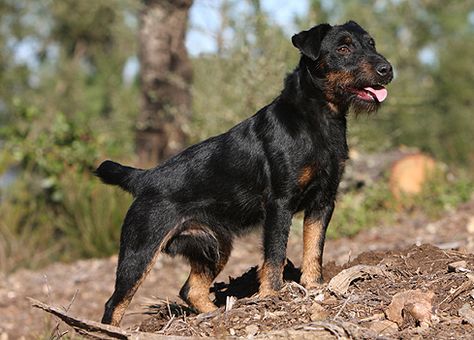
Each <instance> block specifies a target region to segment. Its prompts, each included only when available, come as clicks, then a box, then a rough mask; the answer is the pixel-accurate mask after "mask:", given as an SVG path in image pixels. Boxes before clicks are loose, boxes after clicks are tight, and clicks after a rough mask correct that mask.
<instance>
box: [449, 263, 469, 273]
mask: <svg viewBox="0 0 474 340" xmlns="http://www.w3.org/2000/svg"><path fill="white" fill-rule="evenodd" d="M467 271H469V269H467V262H466V261H456V262H453V263H450V264H448V272H450V273H452V272H456V273H459V272H467Z"/></svg>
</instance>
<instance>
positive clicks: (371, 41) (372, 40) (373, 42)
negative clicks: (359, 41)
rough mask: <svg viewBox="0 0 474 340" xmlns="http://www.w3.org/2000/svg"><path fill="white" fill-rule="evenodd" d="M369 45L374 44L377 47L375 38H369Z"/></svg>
mask: <svg viewBox="0 0 474 340" xmlns="http://www.w3.org/2000/svg"><path fill="white" fill-rule="evenodd" d="M369 45H370V46H372V47H375V41H374V39H370V40H369Z"/></svg>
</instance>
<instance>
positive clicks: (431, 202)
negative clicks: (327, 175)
mask: <svg viewBox="0 0 474 340" xmlns="http://www.w3.org/2000/svg"><path fill="white" fill-rule="evenodd" d="M388 182H389V181H388V179H381V180H380V181H378V182H376V183H374V184H373V185H372V186H370V187H368V188H366V189H364V190H363V191H352V192H348V193H346V194H344V195H340V197H339V199H338V202H337V204H336V210H335V212H334V216H333V219H332V221H331V226H330V228H329V229H328V237H330V238H338V237H342V236H353V235H355V234H357V233H358V232H359V231H360V230H363V229H367V228H371V227H376V226H382V225H387V224H390V223H395V222H396V218H397V216H400V215H401V214H415V213H416V214H421V215H423V216H425V217H426V218H428V219H437V218H440V217H441V216H442V215H443V214H445V213H446V212H447V211H450V210H452V209H454V208H456V207H458V206H459V205H460V204H462V203H464V202H466V201H468V200H470V199H472V198H473V197H474V181H473V179H472V175H471V174H467V173H464V172H460V173H458V174H457V175H455V174H454V173H453V172H450V171H446V170H442V169H440V168H438V169H437V170H436V171H435V172H434V173H433V174H432V176H431V177H430V178H429V179H428V180H427V182H426V183H425V184H424V186H423V190H422V192H421V193H420V194H418V195H415V196H411V197H410V196H405V197H402V199H401V201H397V200H395V199H394V197H393V196H392V194H391V192H390V189H389V187H388Z"/></svg>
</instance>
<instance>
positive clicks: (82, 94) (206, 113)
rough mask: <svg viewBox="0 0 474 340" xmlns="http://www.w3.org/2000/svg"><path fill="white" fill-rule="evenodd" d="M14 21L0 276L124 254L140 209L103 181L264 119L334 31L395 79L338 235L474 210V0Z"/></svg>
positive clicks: (360, 138)
mask: <svg viewBox="0 0 474 340" xmlns="http://www.w3.org/2000/svg"><path fill="white" fill-rule="evenodd" d="M0 17H1V21H0V46H1V47H0V84H1V86H0V272H2V271H3V272H11V271H14V270H16V269H18V268H24V267H28V268H37V267H39V266H43V265H45V264H48V263H50V262H52V261H58V260H61V261H70V260H73V259H78V258H86V257H102V256H109V255H111V254H113V253H115V252H116V251H117V249H118V238H119V234H120V225H121V221H122V219H123V216H124V214H125V212H126V209H127V208H128V205H129V204H130V202H131V197H129V196H128V195H127V194H125V193H122V192H120V191H119V190H117V189H115V188H109V187H107V186H105V185H103V184H101V183H100V182H99V181H98V180H97V179H96V178H95V177H94V176H93V175H92V170H93V169H94V168H95V167H96V166H97V165H98V164H99V163H100V162H101V161H102V160H104V159H114V160H117V161H120V162H124V163H127V164H132V165H137V166H144V167H145V166H152V165H153V164H156V163H158V162H161V161H163V160H164V159H166V158H168V157H170V156H171V155H172V154H174V153H176V152H178V151H179V150H181V149H182V148H184V147H186V145H189V144H192V143H195V142H197V141H200V140H202V139H204V138H207V137H210V136H212V135H215V134H218V133H221V132H224V131H226V130H227V129H228V128H230V127H231V126H233V125H234V124H236V123H237V122H239V121H241V120H242V119H245V118H246V117H249V116H251V115H252V114H253V113H255V112H256V111H257V110H258V109H259V108H261V107H262V106H264V105H265V104H267V103H268V102H270V101H271V100H272V99H273V98H274V97H276V96H277V95H278V94H279V91H280V90H281V88H282V81H283V79H284V76H285V74H286V73H288V72H290V71H291V70H292V69H293V68H294V67H295V65H296V63H297V61H298V58H299V55H298V52H297V51H296V49H295V48H294V47H293V46H292V44H291V42H290V38H291V35H292V34H294V33H296V32H298V31H300V30H302V29H307V28H309V27H311V26H313V25H315V24H318V23H322V22H329V23H332V24H338V23H344V22H345V21H347V20H349V19H352V20H355V21H357V22H358V23H359V24H360V25H361V26H363V27H364V28H366V29H367V31H369V32H370V33H371V35H372V36H373V37H374V38H375V41H376V44H377V49H378V50H379V51H380V52H381V53H382V54H383V55H385V56H386V57H387V58H388V59H389V60H390V62H391V63H392V64H393V66H394V68H395V79H394V81H393V82H392V84H390V85H389V87H388V91H389V98H388V100H387V102H386V103H385V105H384V106H383V108H382V109H381V110H380V111H379V112H378V113H377V114H376V115H371V116H365V115H360V116H359V117H352V116H351V117H350V124H349V126H350V127H349V142H350V147H351V149H352V150H353V151H352V152H351V156H352V158H353V161H352V163H351V164H350V165H349V168H348V171H347V176H346V179H345V182H344V183H343V185H342V188H341V190H342V191H344V193H345V194H344V195H342V196H341V197H340V199H339V202H338V209H336V215H335V217H334V221H333V222H332V225H331V229H330V230H331V231H330V236H331V237H339V236H347V235H349V236H350V235H354V234H355V233H357V231H359V230H361V229H363V228H367V227H374V226H378V225H381V224H384V223H385V224H386V223H391V222H393V221H394V219H397V218H399V217H400V216H401V214H402V215H404V216H407V215H408V216H409V215H410V214H420V213H421V214H424V215H426V216H429V217H430V218H436V217H437V216H439V215H440V214H442V213H443V212H445V211H447V210H449V209H453V208H455V207H456V206H458V205H459V204H461V203H462V202H464V201H467V200H469V199H470V198H471V197H472V192H473V188H474V185H473V181H472V173H473V171H472V170H473V168H474V146H473V145H474V144H473V142H472V139H473V136H474V119H473V113H474V112H473V111H474V96H473V86H474V85H473V84H474V64H473V63H474V61H473V60H474V39H473V33H474V2H473V1H472V0H458V1H443V0H410V1H408V0H364V1H362V0H359V1H353V0H346V1H342V0H341V1H336V0H333V1H331V0H298V1H284V0H241V1H236V0H194V1H192V0H166V1H163V0H160V1H158V0H156V1H153V0H148V1H138V0H108V1H75V0H44V1H37V0H0ZM405 154H410V155H412V154H417V155H423V156H422V157H424V158H423V159H424V160H423V161H420V162H421V163H419V162H418V163H416V162H415V163H416V164H421V165H419V166H418V165H415V169H414V168H409V171H408V176H409V177H410V176H412V175H413V174H414V173H416V172H417V171H418V172H420V171H421V173H422V175H421V177H423V178H424V177H425V175H424V174H423V171H424V170H423V169H424V168H430V169H432V168H433V169H434V170H433V171H432V173H433V174H434V175H432V176H430V179H429V180H427V181H424V180H423V181H422V182H423V188H422V189H420V190H415V191H416V195H410V197H408V195H404V194H400V190H398V189H394V188H393V185H396V183H395V184H393V183H394V181H395V182H396V181H397V179H396V178H394V176H393V174H391V173H390V170H393V169H394V168H393V166H394V165H393V162H394V161H397V160H399V159H400V158H402V156H403V155H405ZM374 169H375V170H374ZM417 169H418V170H417ZM419 169H422V170H419ZM392 172H393V171H392ZM400 176H402V177H403V176H406V174H405V175H403V174H402V175H400ZM397 178H398V177H397ZM397 190H398V191H397Z"/></svg>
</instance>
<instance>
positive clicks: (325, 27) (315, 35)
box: [291, 24, 332, 60]
mask: <svg viewBox="0 0 474 340" xmlns="http://www.w3.org/2000/svg"><path fill="white" fill-rule="evenodd" d="M331 28H332V26H331V25H329V24H320V25H317V26H314V27H313V28H311V29H310V30H308V31H302V32H300V33H298V34H295V35H294V36H293V37H291V42H292V43H293V45H294V46H295V47H296V48H297V49H299V50H300V52H301V53H302V54H304V55H305V56H307V57H309V58H311V59H312V60H316V59H318V57H319V51H320V48H321V41H323V38H324V37H325V36H326V33H327V32H328V31H329V30H330V29H331Z"/></svg>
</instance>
